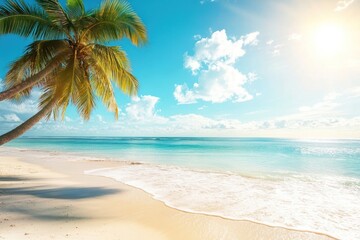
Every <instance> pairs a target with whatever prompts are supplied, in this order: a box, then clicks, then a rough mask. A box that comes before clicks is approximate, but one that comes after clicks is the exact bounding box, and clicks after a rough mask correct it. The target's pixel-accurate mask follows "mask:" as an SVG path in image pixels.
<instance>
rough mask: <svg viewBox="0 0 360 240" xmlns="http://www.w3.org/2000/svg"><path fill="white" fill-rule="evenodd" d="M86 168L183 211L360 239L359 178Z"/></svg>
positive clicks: (130, 167)
mask: <svg viewBox="0 0 360 240" xmlns="http://www.w3.org/2000/svg"><path fill="white" fill-rule="evenodd" d="M86 173H87V174H93V175H100V176H106V177H110V178H114V179H116V180H117V181H121V182H124V183H126V184H128V185H131V186H134V187H137V188H140V189H143V190H144V191H146V192H148V193H150V194H151V195H152V196H153V197H154V198H155V199H158V200H161V201H163V202H164V203H165V204H167V205H168V206H170V207H174V208H177V209H180V210H183V211H188V212H195V213H204V214H211V215H216V216H221V217H225V218H229V219H236V220H250V221H254V222H260V223H264V224H268V225H272V226H282V227H287V228H293V229H299V230H308V231H315V232H322V233H325V234H329V235H331V236H334V237H337V238H339V239H360V217H359V216H360V206H359V203H360V179H357V178H350V177H334V176H320V175H314V174H312V175H310V174H299V173H296V174H292V173H287V174H281V175H278V176H274V175H272V176H252V177H245V176H242V175H239V174H235V173H230V172H227V173H223V172H206V171H194V170H190V169H184V168H181V167H172V166H157V165H151V164H141V165H130V164H129V165H125V166H122V167H119V168H113V169H97V170H91V171H87V172H86ZM139 173H141V174H139Z"/></svg>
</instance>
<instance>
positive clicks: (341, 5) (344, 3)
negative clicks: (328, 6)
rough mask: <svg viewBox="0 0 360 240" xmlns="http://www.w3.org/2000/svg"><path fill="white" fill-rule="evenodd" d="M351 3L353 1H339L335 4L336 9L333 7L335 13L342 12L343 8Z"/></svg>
mask: <svg viewBox="0 0 360 240" xmlns="http://www.w3.org/2000/svg"><path fill="white" fill-rule="evenodd" d="M353 2H354V0H340V1H338V2H337V4H336V7H335V11H341V10H344V9H345V8H347V7H348V6H350V4H352V3H353Z"/></svg>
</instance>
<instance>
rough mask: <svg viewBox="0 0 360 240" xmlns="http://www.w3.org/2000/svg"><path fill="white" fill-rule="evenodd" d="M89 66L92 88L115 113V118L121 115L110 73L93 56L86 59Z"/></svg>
mask: <svg viewBox="0 0 360 240" xmlns="http://www.w3.org/2000/svg"><path fill="white" fill-rule="evenodd" d="M86 62H87V65H88V66H89V75H90V81H91V85H92V88H93V90H94V92H95V93H96V95H97V96H98V97H99V98H100V99H101V101H102V102H103V104H104V105H105V106H106V108H107V109H108V110H110V111H112V112H114V114H115V118H116V119H118V117H119V108H118V106H117V103H116V99H115V95H114V89H113V86H112V83H111V80H110V79H109V74H107V73H106V71H105V70H104V69H103V67H102V66H100V65H99V64H98V62H96V60H94V59H93V58H91V57H90V58H87V59H86Z"/></svg>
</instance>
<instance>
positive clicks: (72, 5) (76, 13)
mask: <svg viewBox="0 0 360 240" xmlns="http://www.w3.org/2000/svg"><path fill="white" fill-rule="evenodd" d="M66 6H67V8H68V11H67V12H68V13H69V16H70V17H71V18H79V17H80V16H83V15H84V14H85V6H84V2H83V0H67V1H66Z"/></svg>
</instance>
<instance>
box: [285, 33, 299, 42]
mask: <svg viewBox="0 0 360 240" xmlns="http://www.w3.org/2000/svg"><path fill="white" fill-rule="evenodd" d="M301 37H302V36H301V35H300V34H298V33H292V34H290V35H289V37H288V40H289V41H300V40H301Z"/></svg>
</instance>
